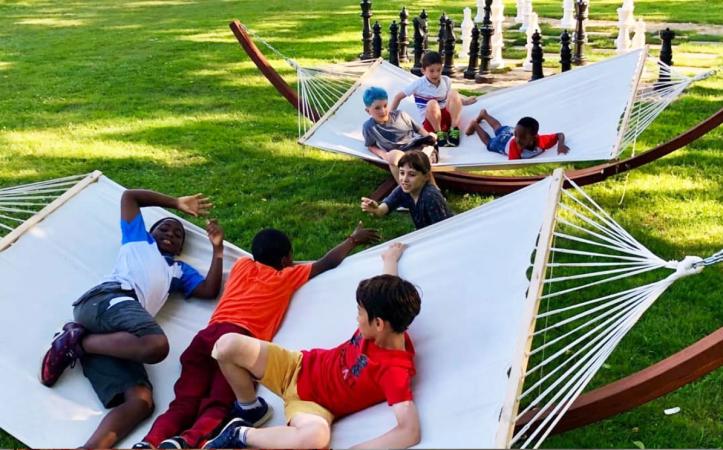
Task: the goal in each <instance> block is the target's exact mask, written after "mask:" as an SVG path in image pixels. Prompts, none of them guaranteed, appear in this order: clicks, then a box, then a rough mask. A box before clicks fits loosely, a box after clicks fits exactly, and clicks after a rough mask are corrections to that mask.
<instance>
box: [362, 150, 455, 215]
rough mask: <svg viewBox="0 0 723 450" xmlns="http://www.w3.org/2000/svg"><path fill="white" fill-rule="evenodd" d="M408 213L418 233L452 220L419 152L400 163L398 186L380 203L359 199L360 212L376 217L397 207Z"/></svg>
mask: <svg viewBox="0 0 723 450" xmlns="http://www.w3.org/2000/svg"><path fill="white" fill-rule="evenodd" d="M400 206H401V207H405V208H407V209H409V214H410V215H411V216H412V221H413V222H414V226H415V227H416V228H417V229H420V228H424V227H426V226H428V225H432V224H433V223H437V222H439V221H441V220H444V219H447V218H448V217H452V215H453V213H452V211H451V210H450V209H449V205H447V200H445V199H444V196H442V192H440V190H439V188H438V187H437V186H436V184H435V183H434V176H433V175H432V167H431V165H430V163H429V158H427V155H425V154H424V153H422V152H420V151H418V150H412V151H409V152H407V153H405V154H404V156H402V157H401V158H400V159H399V186H397V187H396V188H394V190H393V191H392V193H391V194H389V195H388V196H387V198H385V199H384V200H383V201H382V203H381V204H380V203H377V202H376V201H374V200H372V199H370V198H366V197H362V202H361V209H362V211H364V212H367V213H370V214H374V215H375V216H379V217H381V216H385V215H387V214H389V212H390V211H394V210H395V209H397V208H398V207H400Z"/></svg>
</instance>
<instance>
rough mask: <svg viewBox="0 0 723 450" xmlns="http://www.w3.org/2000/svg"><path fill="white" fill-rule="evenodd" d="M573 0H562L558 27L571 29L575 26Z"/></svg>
mask: <svg viewBox="0 0 723 450" xmlns="http://www.w3.org/2000/svg"><path fill="white" fill-rule="evenodd" d="M573 2H574V0H562V19H560V28H562V29H565V30H572V29H574V28H575V14H574V13H575V5H574V3H573Z"/></svg>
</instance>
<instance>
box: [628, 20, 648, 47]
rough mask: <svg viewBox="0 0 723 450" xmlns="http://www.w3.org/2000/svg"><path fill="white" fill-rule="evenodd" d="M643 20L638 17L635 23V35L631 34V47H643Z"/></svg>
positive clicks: (644, 27) (644, 28)
mask: <svg viewBox="0 0 723 450" xmlns="http://www.w3.org/2000/svg"><path fill="white" fill-rule="evenodd" d="M646 28H647V27H646V26H645V22H644V21H643V19H638V21H637V23H636V24H635V35H633V41H632V43H631V47H632V48H643V47H645V31H646Z"/></svg>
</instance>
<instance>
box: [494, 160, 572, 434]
mask: <svg viewBox="0 0 723 450" xmlns="http://www.w3.org/2000/svg"><path fill="white" fill-rule="evenodd" d="M563 180H564V171H563V170H562V169H555V171H554V172H553V174H552V182H551V183H550V191H549V193H548V197H547V209H546V211H545V217H544V219H543V221H542V227H541V229H540V234H539V236H538V238H537V248H536V249H535V261H534V263H533V266H532V274H531V275H530V285H529V287H528V289H527V298H526V299H525V305H524V307H523V317H522V321H521V323H522V326H523V327H524V333H523V334H520V336H524V339H520V340H519V341H518V342H517V344H516V348H515V352H514V355H516V356H519V357H517V358H514V359H513V361H514V362H513V364H512V367H511V369H510V376H509V378H510V383H508V386H507V393H506V394H505V402H504V406H503V409H502V411H500V421H501V422H503V424H504V426H501V427H500V432H499V433H498V435H497V437H496V444H497V447H499V448H503V447H508V446H509V445H510V440H511V439H512V435H513V433H514V430H515V417H516V416H517V410H518V408H519V397H520V394H521V393H522V387H523V384H524V378H525V370H526V368H527V361H528V359H529V356H530V349H531V347H532V340H533V337H534V331H535V322H536V319H537V312H538V309H539V307H540V296H541V295H542V289H543V287H544V280H545V273H546V271H547V260H548V258H549V256H550V246H551V244H552V238H553V231H554V229H555V219H556V217H557V207H558V205H559V203H560V192H561V191H562V184H563ZM512 380H517V383H516V384H515V383H514V382H512ZM502 430H505V431H504V432H503V431H502ZM505 432H506V433H505Z"/></svg>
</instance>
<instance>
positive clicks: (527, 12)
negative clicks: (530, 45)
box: [520, 0, 533, 33]
mask: <svg viewBox="0 0 723 450" xmlns="http://www.w3.org/2000/svg"><path fill="white" fill-rule="evenodd" d="M532 12H533V10H532V0H524V1H523V3H522V26H521V27H520V31H521V32H523V33H525V32H527V28H529V26H530V17H531V16H532Z"/></svg>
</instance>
